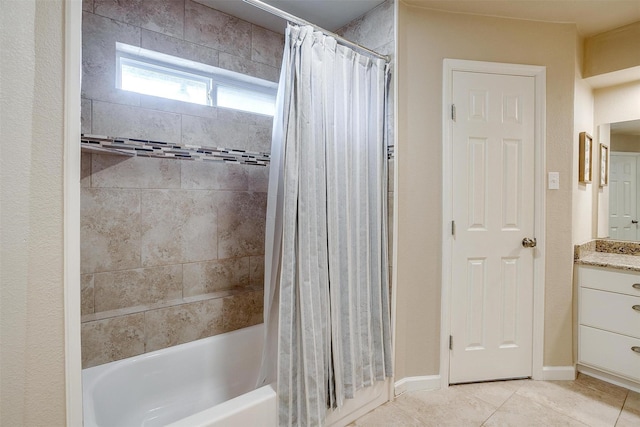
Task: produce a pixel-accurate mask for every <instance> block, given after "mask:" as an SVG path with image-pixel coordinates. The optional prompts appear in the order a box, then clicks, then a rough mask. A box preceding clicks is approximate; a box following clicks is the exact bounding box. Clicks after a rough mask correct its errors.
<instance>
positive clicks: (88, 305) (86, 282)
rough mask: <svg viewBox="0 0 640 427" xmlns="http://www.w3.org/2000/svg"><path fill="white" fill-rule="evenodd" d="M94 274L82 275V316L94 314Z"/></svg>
mask: <svg viewBox="0 0 640 427" xmlns="http://www.w3.org/2000/svg"><path fill="white" fill-rule="evenodd" d="M93 277H94V275H93V274H81V275H80V314H81V315H82V316H84V315H87V314H93V313H94V299H93V295H94V287H93V283H94V282H93Z"/></svg>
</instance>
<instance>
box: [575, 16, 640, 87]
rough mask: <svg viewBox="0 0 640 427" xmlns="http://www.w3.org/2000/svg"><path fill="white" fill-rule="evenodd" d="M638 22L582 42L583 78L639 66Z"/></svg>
mask: <svg viewBox="0 0 640 427" xmlns="http://www.w3.org/2000/svg"><path fill="white" fill-rule="evenodd" d="M638 46H640V22H636V23H633V24H630V25H625V26H624V27H620V28H616V29H614V30H611V31H607V32H604V33H602V34H598V35H595V36H593V37H589V38H587V39H586V40H585V41H584V47H585V60H584V67H583V70H584V77H591V76H597V75H600V74H606V73H611V72H614V71H619V70H624V69H627V68H632V67H638V66H640V48H638Z"/></svg>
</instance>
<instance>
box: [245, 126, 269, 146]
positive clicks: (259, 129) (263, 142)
mask: <svg viewBox="0 0 640 427" xmlns="http://www.w3.org/2000/svg"><path fill="white" fill-rule="evenodd" d="M248 131H249V140H248V141H247V144H246V147H247V148H246V149H247V150H249V151H257V152H260V153H270V152H271V136H272V128H271V125H269V126H263V125H259V124H258V125H251V126H249V129H248Z"/></svg>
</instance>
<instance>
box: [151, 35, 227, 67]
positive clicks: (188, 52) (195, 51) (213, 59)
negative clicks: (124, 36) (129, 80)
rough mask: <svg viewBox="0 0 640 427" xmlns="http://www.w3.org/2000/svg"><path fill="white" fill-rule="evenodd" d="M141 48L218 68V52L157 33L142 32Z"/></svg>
mask: <svg viewBox="0 0 640 427" xmlns="http://www.w3.org/2000/svg"><path fill="white" fill-rule="evenodd" d="M141 35H142V43H141V46H142V47H143V48H145V49H149V50H153V51H155V52H160V53H164V54H167V55H171V56H177V57H178V58H183V59H188V60H190V61H195V62H199V63H201V64H207V65H212V66H214V67H216V66H218V51H217V50H215V49H211V48H208V47H205V46H202V45H198V44H195V43H190V42H187V41H184V40H181V39H178V38H175V37H169V36H166V35H164V34H160V33H157V32H155V31H149V30H144V29H143V30H142V33H141Z"/></svg>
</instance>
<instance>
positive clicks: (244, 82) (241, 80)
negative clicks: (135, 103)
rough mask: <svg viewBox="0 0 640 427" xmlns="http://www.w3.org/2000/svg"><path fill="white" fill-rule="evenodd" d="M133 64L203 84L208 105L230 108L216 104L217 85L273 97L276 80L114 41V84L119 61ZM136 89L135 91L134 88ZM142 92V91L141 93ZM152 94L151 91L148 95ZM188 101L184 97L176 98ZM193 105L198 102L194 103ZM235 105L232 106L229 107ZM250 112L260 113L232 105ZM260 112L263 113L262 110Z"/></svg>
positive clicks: (118, 78) (118, 83)
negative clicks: (206, 93)
mask: <svg viewBox="0 0 640 427" xmlns="http://www.w3.org/2000/svg"><path fill="white" fill-rule="evenodd" d="M123 64H135V65H136V66H138V67H139V68H142V69H149V70H153V71H159V72H163V73H166V74H167V75H171V76H177V77H184V78H186V79H189V80H194V81H200V82H203V83H205V84H207V90H208V97H207V98H208V103H207V105H209V106H211V107H218V108H231V107H225V106H220V105H218V99H217V89H218V87H232V88H238V89H243V90H247V91H250V92H253V93H256V94H260V95H267V96H269V97H271V98H273V100H274V104H275V98H276V93H277V91H278V84H277V83H274V82H270V81H267V80H263V79H259V78H257V77H252V76H248V75H246V74H242V73H238V72H234V71H230V70H225V69H223V68H218V67H214V66H211V65H207V64H202V63H198V62H195V61H190V60H186V59H183V58H178V57H175V56H171V55H166V54H163V53H159V52H155V51H151V50H148V49H143V48H139V47H135V46H130V45H126V44H123V43H116V82H115V84H116V88H117V89H121V90H124V89H122V65H123ZM136 93H138V92H136ZM143 95H146V94H143ZM148 96H153V95H148ZM165 99H172V98H165ZM178 102H188V101H178ZM196 105H202V104H197V103H196ZM232 109H235V108H232ZM236 110H238V111H245V112H248V113H252V114H263V113H259V112H255V111H251V110H243V109H236ZM263 115H264V114H263Z"/></svg>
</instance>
